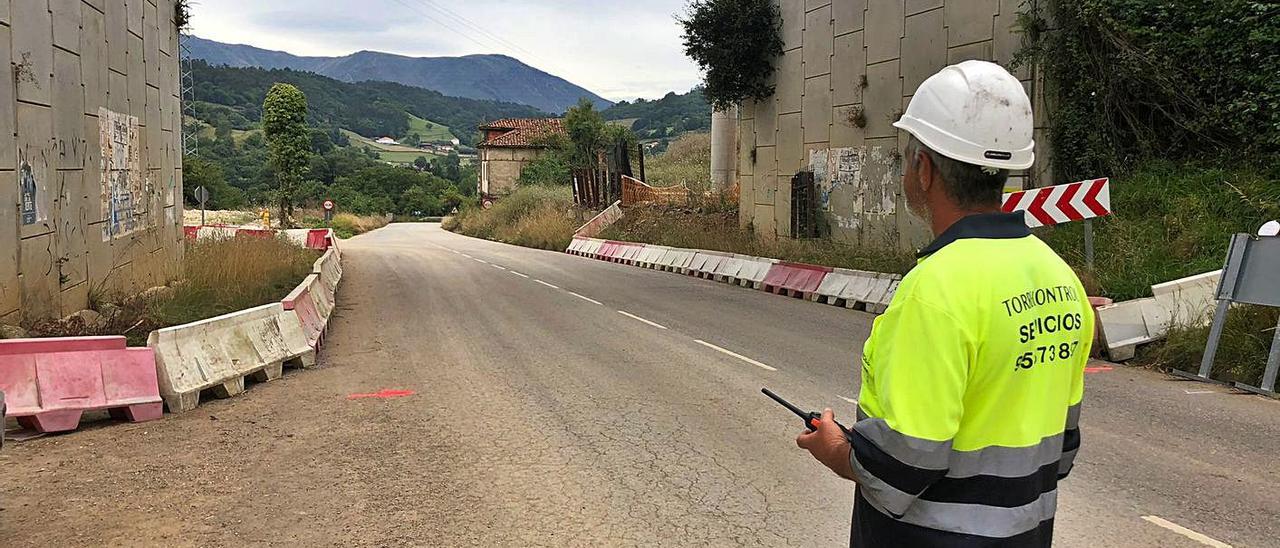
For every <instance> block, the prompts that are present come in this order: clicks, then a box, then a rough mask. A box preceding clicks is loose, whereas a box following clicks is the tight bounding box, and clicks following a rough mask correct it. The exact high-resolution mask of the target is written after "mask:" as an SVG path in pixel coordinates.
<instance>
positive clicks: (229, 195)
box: [182, 156, 245, 209]
mask: <svg viewBox="0 0 1280 548" xmlns="http://www.w3.org/2000/svg"><path fill="white" fill-rule="evenodd" d="M182 178H183V185H184V186H185V187H186V188H188V189H190V191H189V192H188V193H187V194H188V197H187V203H188V204H190V205H192V206H197V207H198V206H199V205H200V200H198V199H196V197H195V191H196V189H197V188H199V187H204V188H205V190H208V191H209V201H208V202H206V203H205V207H207V208H208V209H236V208H240V207H244V205H245V199H244V192H243V191H241V190H240V189H238V188H236V187H233V186H231V185H229V184H227V177H226V174H225V173H224V172H223V171H222V166H220V165H218V164H215V163H213V162H210V161H209V160H206V159H204V158H201V157H199V156H184V157H183V159H182Z"/></svg>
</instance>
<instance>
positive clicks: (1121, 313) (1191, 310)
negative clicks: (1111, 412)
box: [1098, 270, 1222, 361]
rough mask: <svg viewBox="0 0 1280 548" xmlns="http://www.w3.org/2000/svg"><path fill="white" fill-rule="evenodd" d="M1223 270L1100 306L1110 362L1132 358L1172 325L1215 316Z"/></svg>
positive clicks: (1194, 323)
mask: <svg viewBox="0 0 1280 548" xmlns="http://www.w3.org/2000/svg"><path fill="white" fill-rule="evenodd" d="M1221 277H1222V271H1221V270H1218V271H1214V272H1206V273H1204V274H1199V275H1196V276H1191V277H1187V278H1182V279H1180V280H1174V281H1172V282H1167V283H1163V284H1159V285H1153V286H1151V294H1152V295H1153V296H1152V297H1147V298H1144V299H1135V300H1132V301H1125V302H1122V303H1116V304H1113V305H1109V306H1104V307H1101V308H1098V320H1099V323H1100V324H1101V326H1102V343H1103V346H1104V347H1106V349H1107V357H1108V358H1110V359H1111V361H1124V360H1128V359H1131V358H1133V356H1134V353H1135V351H1136V350H1137V347H1138V345H1141V344H1146V343H1149V342H1154V341H1157V340H1160V339H1163V338H1164V336H1165V335H1166V334H1167V333H1168V332H1169V329H1170V328H1171V327H1201V326H1205V325H1208V324H1209V321H1210V320H1212V319H1213V310H1214V307H1216V306H1217V304H1218V303H1217V299H1216V294H1217V289H1218V280H1219V279H1220V278H1221Z"/></svg>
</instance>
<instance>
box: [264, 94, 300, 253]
mask: <svg viewBox="0 0 1280 548" xmlns="http://www.w3.org/2000/svg"><path fill="white" fill-rule="evenodd" d="M262 130H263V133H265V134H266V138H267V160H268V162H269V163H270V164H271V169H272V171H274V172H275V174H276V183H277V185H276V191H275V192H276V200H277V203H279V204H280V224H281V226H284V227H285V228H288V227H289V226H291V224H292V222H293V221H292V219H293V203H294V200H295V199H297V196H298V192H299V190H300V188H301V186H302V177H303V172H304V171H306V169H307V164H308V163H309V161H310V156H311V136H310V132H309V131H308V130H307V97H306V96H305V95H303V94H302V91H301V90H299V89H298V88H296V87H294V86H292V85H290V84H276V85H274V86H271V90H270V91H268V92H267V99H266V101H264V102H263V103H262Z"/></svg>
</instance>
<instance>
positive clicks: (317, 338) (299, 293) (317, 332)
mask: <svg viewBox="0 0 1280 548" xmlns="http://www.w3.org/2000/svg"><path fill="white" fill-rule="evenodd" d="M317 291H320V292H323V291H327V290H326V289H325V287H324V286H323V285H322V284H321V283H320V276H319V275H317V274H312V275H310V276H307V278H306V279H305V280H303V282H302V284H301V285H299V286H298V287H297V289H294V290H293V292H292V293H290V294H289V296H287V297H285V298H284V300H283V301H281V302H280V303H281V304H283V305H284V309H285V310H291V311H293V313H294V314H297V315H298V319H299V320H301V321H302V333H303V334H304V335H306V337H307V343H308V344H310V345H311V348H319V347H320V344H321V343H322V342H323V341H324V330H325V327H326V326H327V325H328V323H329V315H328V311H327V310H324V311H322V310H321V308H322V306H323V305H321V304H320V302H321V298H322V296H321V295H313V292H317Z"/></svg>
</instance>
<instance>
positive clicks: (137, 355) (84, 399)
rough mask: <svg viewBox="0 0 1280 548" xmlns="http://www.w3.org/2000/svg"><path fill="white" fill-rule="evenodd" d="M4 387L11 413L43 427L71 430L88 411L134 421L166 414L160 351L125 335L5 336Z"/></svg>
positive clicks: (0, 382) (0, 349)
mask: <svg viewBox="0 0 1280 548" xmlns="http://www.w3.org/2000/svg"><path fill="white" fill-rule="evenodd" d="M0 390H3V391H4V393H5V400H6V403H7V404H8V407H9V412H8V415H9V416H11V417H16V418H17V419H18V423H19V424H21V425H22V426H23V427H25V428H30V429H33V430H36V431H38V432H66V431H69V430H75V429H76V428H77V427H79V425H80V416H81V415H82V414H83V413H84V412H85V411H96V410H103V409H106V410H110V413H111V416H112V417H115V418H118V419H125V420H129V421H132V422H142V421H149V420H155V419H158V418H160V417H161V415H162V412H163V410H162V407H161V401H160V389H159V385H158V384H157V381H156V360H155V354H154V352H153V351H152V350H151V349H150V348H126V347H125V338H124V337H75V338H62V339H12V340H3V341H0Z"/></svg>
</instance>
